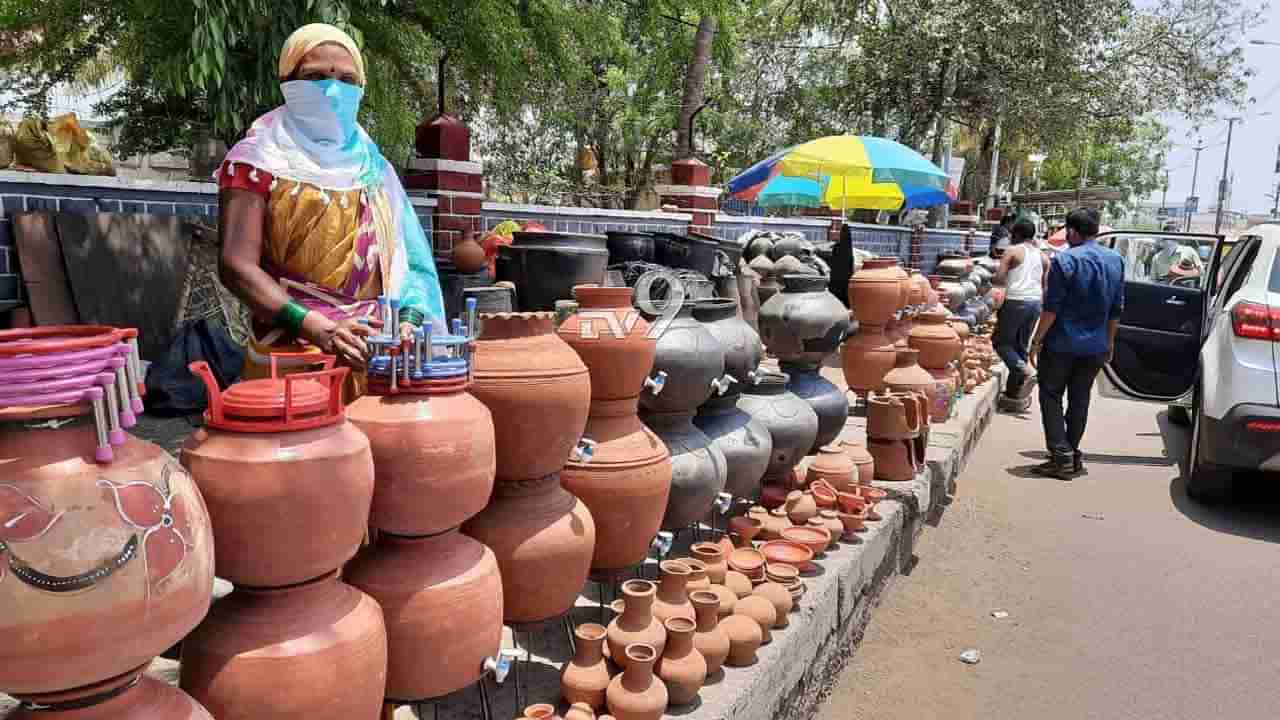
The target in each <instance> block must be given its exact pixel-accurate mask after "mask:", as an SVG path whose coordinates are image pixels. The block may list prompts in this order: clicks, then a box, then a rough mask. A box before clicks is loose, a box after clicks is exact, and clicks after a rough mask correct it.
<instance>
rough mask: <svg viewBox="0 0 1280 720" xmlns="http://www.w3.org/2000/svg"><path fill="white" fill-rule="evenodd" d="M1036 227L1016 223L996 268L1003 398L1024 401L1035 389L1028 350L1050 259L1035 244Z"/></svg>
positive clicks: (998, 337)
mask: <svg viewBox="0 0 1280 720" xmlns="http://www.w3.org/2000/svg"><path fill="white" fill-rule="evenodd" d="M1035 236H1036V226H1035V224H1034V223H1032V222H1031V221H1030V220H1026V219H1023V220H1018V221H1017V222H1015V223H1014V224H1013V228H1012V229H1011V230H1010V246H1009V249H1008V250H1006V251H1005V253H1004V255H1003V256H1002V257H1001V258H1000V265H999V267H998V268H996V275H995V282H996V284H1000V285H1004V286H1005V300H1004V304H1003V305H1001V306H1000V312H999V315H998V321H997V323H996V337H995V340H994V344H995V350H996V353H997V354H998V355H999V356H1000V359H1001V360H1003V361H1004V364H1005V366H1006V367H1008V368H1009V381H1008V384H1007V385H1006V386H1005V396H1007V397H1009V398H1012V399H1016V400H1025V399H1026V398H1027V397H1028V396H1029V395H1030V394H1031V390H1032V389H1033V388H1034V387H1035V383H1036V374H1035V370H1033V369H1032V367H1031V365H1030V363H1029V356H1028V350H1029V348H1030V344H1031V334H1032V333H1033V332H1035V328H1036V321H1037V320H1039V319H1040V307H1041V303H1042V302H1043V300H1044V278H1045V276H1046V275H1048V273H1049V258H1048V257H1047V256H1046V255H1045V254H1044V253H1042V252H1041V251H1040V248H1039V247H1038V246H1037V245H1036V241H1035Z"/></svg>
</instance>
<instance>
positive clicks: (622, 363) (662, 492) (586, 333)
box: [557, 286, 672, 570]
mask: <svg viewBox="0 0 1280 720" xmlns="http://www.w3.org/2000/svg"><path fill="white" fill-rule="evenodd" d="M632 294H633V291H632V289H631V288H628V287H592V286H579V287H577V288H575V289H574V296H575V297H576V298H577V300H578V306H579V310H580V311H582V310H587V311H590V312H591V313H592V314H591V315H586V316H584V315H579V314H574V315H570V316H569V317H568V319H566V320H565V321H564V323H562V324H561V325H560V327H559V329H558V330H557V334H558V335H559V336H560V338H561V339H562V340H564V341H565V342H566V343H568V344H569V346H570V347H572V348H573V349H574V350H575V351H576V352H577V353H578V356H579V357H581V358H582V361H583V362H584V363H585V364H586V366H587V371H588V374H589V376H590V379H591V409H590V414H589V415H588V418H587V426H586V433H585V435H586V437H587V438H588V439H589V440H591V441H592V442H593V443H594V445H593V446H592V448H591V452H590V453H589V454H579V456H578V457H577V458H576V459H572V460H570V461H569V463H568V464H567V465H566V466H565V469H564V472H563V473H562V475H561V478H562V480H563V483H564V487H565V489H566V490H568V491H569V492H570V493H572V494H574V495H576V496H577V497H578V499H579V500H581V501H582V502H583V503H584V504H585V505H586V506H587V508H588V509H589V510H590V511H591V517H592V518H593V519H594V521H595V524H596V543H595V552H594V554H593V556H592V560H591V567H592V568H593V569H597V570H614V569H620V568H625V567H630V566H632V565H636V564H638V563H640V562H643V561H644V558H645V556H646V555H647V554H648V552H649V545H650V543H651V541H652V540H653V536H654V535H655V534H657V532H658V528H659V527H660V526H661V524H662V516H663V514H664V513H665V512H666V509H667V500H668V498H669V496H670V494H671V475H672V466H671V454H670V453H669V452H668V451H667V446H666V445H665V444H664V443H663V442H662V440H661V439H659V438H658V436H657V435H655V434H654V433H653V431H651V430H650V429H649V428H647V427H645V426H644V424H643V423H641V422H640V418H639V417H638V416H637V414H636V412H637V405H638V402H639V397H640V391H641V390H642V389H643V387H644V385H643V384H644V380H645V378H646V377H648V375H649V372H650V370H652V368H653V360H654V356H655V355H656V354H657V341H656V340H655V339H654V338H651V337H649V334H650V333H649V330H650V327H649V323H648V322H646V321H645V320H644V319H642V318H640V317H639V315H638V314H637V313H636V311H635V310H633V309H632V307H631V300H632ZM605 313H607V314H609V315H612V316H613V318H614V320H615V321H616V324H615V325H614V326H613V327H612V328H610V327H602V326H603V325H605V324H606V321H605V320H603V319H601V314H605ZM584 317H586V318H589V319H587V320H585V321H584ZM617 329H621V330H623V331H624V333H625V334H623V335H621V336H619V335H618V333H617V332H616V330H617Z"/></svg>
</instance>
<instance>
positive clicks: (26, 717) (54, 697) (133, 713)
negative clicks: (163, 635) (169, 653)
mask: <svg viewBox="0 0 1280 720" xmlns="http://www.w3.org/2000/svg"><path fill="white" fill-rule="evenodd" d="M145 670H146V668H145V667H139V668H135V669H134V670H133V671H131V672H128V673H125V674H124V675H117V676H116V677H113V678H111V679H110V680H105V681H103V682H100V683H94V684H93V685H86V686H84V687H80V688H76V689H75V690H71V691H67V692H60V693H48V694H43V695H25V696H23V698H22V699H23V701H25V702H27V703H30V705H27V706H25V707H19V708H15V709H13V710H11V711H9V712H8V713H5V714H4V715H3V716H2V717H4V718H5V720H38V719H39V718H58V720H144V719H146V718H164V719H165V720H213V716H212V715H210V714H209V711H208V710H206V709H205V708H204V707H202V706H201V705H200V703H198V702H196V701H195V699H194V698H192V697H191V696H190V695H188V694H186V693H185V692H183V691H181V690H179V689H178V688H176V687H173V686H171V685H169V684H168V683H166V682H165V681H163V680H159V679H157V678H154V677H151V676H150V675H146V674H144V671H145ZM84 703H92V704H90V705H88V706H85V705H84ZM32 706H35V707H38V708H40V709H38V710H37V709H29V708H31V707H32ZM59 706H62V708H64V709H55V708H58V707H59Z"/></svg>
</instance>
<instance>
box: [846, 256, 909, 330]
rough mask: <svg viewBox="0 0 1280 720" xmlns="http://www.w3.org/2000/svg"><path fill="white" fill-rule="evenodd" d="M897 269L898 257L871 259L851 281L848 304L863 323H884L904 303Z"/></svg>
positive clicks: (864, 262)
mask: <svg viewBox="0 0 1280 720" xmlns="http://www.w3.org/2000/svg"><path fill="white" fill-rule="evenodd" d="M897 268H898V261H897V259H896V258H889V257H876V258H868V259H867V260H865V261H863V263H862V269H861V270H859V271H858V272H857V273H855V274H854V276H853V277H852V278H851V279H850V280H849V307H850V308H852V309H853V312H854V314H855V315H857V317H858V320H859V321H860V322H861V323H862V324H864V325H865V324H866V323H871V324H873V325H884V324H885V323H886V322H888V320H889V318H891V317H893V315H894V313H896V312H898V309H899V308H900V307H901V306H902V303H901V302H900V300H901V296H902V288H901V286H900V284H899V279H898V273H897Z"/></svg>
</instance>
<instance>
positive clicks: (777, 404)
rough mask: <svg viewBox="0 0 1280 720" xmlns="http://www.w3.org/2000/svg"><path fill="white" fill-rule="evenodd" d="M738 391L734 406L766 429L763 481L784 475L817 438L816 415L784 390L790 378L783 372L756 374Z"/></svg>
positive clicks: (805, 404) (804, 403)
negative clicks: (769, 448)
mask: <svg viewBox="0 0 1280 720" xmlns="http://www.w3.org/2000/svg"><path fill="white" fill-rule="evenodd" d="M756 380H757V382H755V383H754V384H752V385H749V386H748V387H747V388H745V389H744V390H743V392H742V398H741V399H740V400H738V408H739V409H740V410H742V411H743V412H746V413H747V414H748V415H750V416H751V417H753V418H755V419H756V420H758V421H760V423H761V424H763V425H764V426H765V427H766V428H768V429H769V436H770V438H771V439H772V441H773V455H772V456H771V458H770V460H769V467H768V468H767V469H766V470H765V475H764V479H765V482H766V483H767V482H769V481H775V480H777V481H780V480H782V479H784V478H786V477H787V475H788V474H789V473H790V472H791V471H792V469H793V468H794V467H795V466H796V465H797V464H798V463H799V462H800V459H801V458H803V457H804V455H805V453H807V452H808V451H809V449H810V448H811V447H813V441H814V440H815V439H816V438H817V437H818V415H817V413H815V412H814V411H813V408H812V407H810V406H809V404H808V403H806V402H805V401H804V400H801V399H800V398H799V397H796V395H795V393H793V392H790V391H789V390H787V383H788V382H789V381H790V378H789V377H788V376H787V375H785V374H783V373H759V374H757V375H756Z"/></svg>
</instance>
